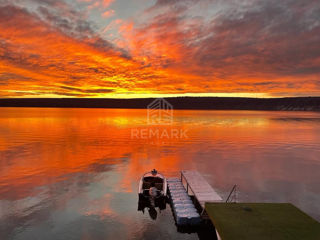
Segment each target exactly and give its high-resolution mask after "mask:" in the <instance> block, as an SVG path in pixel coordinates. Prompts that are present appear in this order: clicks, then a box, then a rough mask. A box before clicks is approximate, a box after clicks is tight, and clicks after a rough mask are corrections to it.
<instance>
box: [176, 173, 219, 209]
mask: <svg viewBox="0 0 320 240" xmlns="http://www.w3.org/2000/svg"><path fill="white" fill-rule="evenodd" d="M184 180H185V181H186V185H187V192H189V189H190V190H191V192H192V193H193V194H194V196H195V199H196V200H197V201H198V202H199V204H200V206H201V208H202V209H204V208H205V203H206V202H222V198H221V197H220V196H219V194H218V193H217V192H216V191H215V190H214V189H213V188H212V187H211V186H210V185H209V183H208V182H207V181H206V180H205V179H204V178H203V177H202V176H201V175H200V173H199V172H198V171H181V181H182V182H183V181H184Z"/></svg>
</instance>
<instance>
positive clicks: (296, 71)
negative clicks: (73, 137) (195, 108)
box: [0, 0, 320, 98]
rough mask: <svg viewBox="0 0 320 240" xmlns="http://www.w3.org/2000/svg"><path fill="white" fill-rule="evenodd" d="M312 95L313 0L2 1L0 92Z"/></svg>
mask: <svg viewBox="0 0 320 240" xmlns="http://www.w3.org/2000/svg"><path fill="white" fill-rule="evenodd" d="M180 95H187V96H189V95H190V96H249V97H283V96H320V1H319V0H73V1H71V0H0V98H7V97H121V98H123V97H125V98H130V97H146V96H148V97H149V96H180Z"/></svg>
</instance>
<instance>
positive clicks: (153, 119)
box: [147, 98, 173, 125]
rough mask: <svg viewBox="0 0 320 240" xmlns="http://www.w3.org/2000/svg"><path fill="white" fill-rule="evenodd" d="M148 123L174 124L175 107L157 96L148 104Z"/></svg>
mask: <svg viewBox="0 0 320 240" xmlns="http://www.w3.org/2000/svg"><path fill="white" fill-rule="evenodd" d="M147 108H148V124H152V125H153V124H166V125H169V124H172V120H173V107H172V105H171V104H170V103H169V102H168V101H166V100H165V99H163V98H157V99H155V100H154V101H153V102H152V103H150V104H149V105H148V107H147Z"/></svg>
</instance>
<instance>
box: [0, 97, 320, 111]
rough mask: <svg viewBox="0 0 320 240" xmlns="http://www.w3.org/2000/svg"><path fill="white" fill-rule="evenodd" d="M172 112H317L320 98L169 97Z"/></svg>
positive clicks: (2, 103) (130, 102) (143, 102)
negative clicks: (173, 110) (180, 110)
mask: <svg viewBox="0 0 320 240" xmlns="http://www.w3.org/2000/svg"><path fill="white" fill-rule="evenodd" d="M155 99H156V98H135V99H115V98H2V99H0V107H46V108H126V109H145V108H147V106H148V104H150V103H151V102H152V101H153V100H155ZM164 99H165V100H167V101H168V102H169V103H170V104H171V105H172V106H173V108H174V109H185V110H187V109H189V110H273V111H320V97H288V98H242V97H239V98H238V97H170V98H164Z"/></svg>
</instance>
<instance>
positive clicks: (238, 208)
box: [205, 203, 320, 240]
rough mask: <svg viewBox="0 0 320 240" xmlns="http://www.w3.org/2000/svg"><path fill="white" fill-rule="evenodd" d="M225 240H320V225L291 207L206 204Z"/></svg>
mask: <svg viewBox="0 0 320 240" xmlns="http://www.w3.org/2000/svg"><path fill="white" fill-rule="evenodd" d="M205 209H206V211H207V213H208V215H209V217H210V219H211V220H212V222H213V224H214V225H215V227H216V229H217V231H218V232H219V234H220V236H221V238H222V240H241V239H246V240H247V239H248V240H251V239H254V240H257V239H259V240H267V239H268V240H270V239H272V240H289V239H290V240H295V239H297V240H301V239H304V240H320V223H319V222H317V221H316V220H314V219H313V218H311V217H310V216H308V215H307V214H306V213H304V212H302V211H301V210H300V209H298V208H297V207H295V206H294V205H292V204H290V203H206V205H205Z"/></svg>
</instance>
